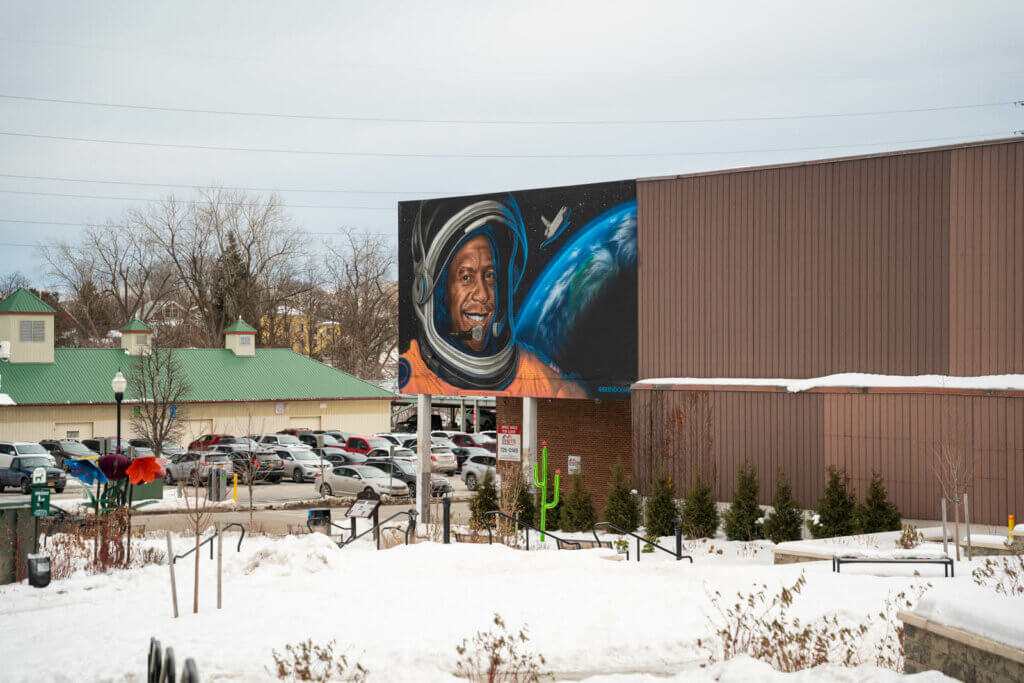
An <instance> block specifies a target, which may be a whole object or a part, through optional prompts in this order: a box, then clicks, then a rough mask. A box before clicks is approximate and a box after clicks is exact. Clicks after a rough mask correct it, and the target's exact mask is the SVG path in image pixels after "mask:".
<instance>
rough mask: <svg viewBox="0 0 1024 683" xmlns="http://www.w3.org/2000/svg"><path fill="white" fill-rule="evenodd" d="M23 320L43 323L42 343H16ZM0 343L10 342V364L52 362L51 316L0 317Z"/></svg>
mask: <svg viewBox="0 0 1024 683" xmlns="http://www.w3.org/2000/svg"><path fill="white" fill-rule="evenodd" d="M23 320H42V321H43V328H44V330H45V331H44V332H43V341H40V342H23V341H18V338H19V337H18V330H19V328H20V327H21V321H23ZM0 341H9V342H11V362H12V363H52V362H53V316H52V315H41V314H39V313H11V314H5V315H0Z"/></svg>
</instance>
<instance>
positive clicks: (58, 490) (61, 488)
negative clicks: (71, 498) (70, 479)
mask: <svg viewBox="0 0 1024 683" xmlns="http://www.w3.org/2000/svg"><path fill="white" fill-rule="evenodd" d="M53 490H54V491H56V492H57V493H64V487H63V486H54V487H53Z"/></svg>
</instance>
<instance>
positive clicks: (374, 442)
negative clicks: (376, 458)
mask: <svg viewBox="0 0 1024 683" xmlns="http://www.w3.org/2000/svg"><path fill="white" fill-rule="evenodd" d="M393 445H394V444H392V443H391V442H390V441H388V440H387V439H382V438H381V437H379V436H352V437H349V440H348V441H346V442H345V450H346V451H348V452H350V453H358V454H360V455H366V454H367V453H369V452H370V451H372V450H374V449H375V448H383V449H384V450H387V449H388V448H389V447H391V446H393Z"/></svg>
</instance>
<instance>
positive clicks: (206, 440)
mask: <svg viewBox="0 0 1024 683" xmlns="http://www.w3.org/2000/svg"><path fill="white" fill-rule="evenodd" d="M234 442H235V437H233V436H231V435H230V434H203V435H202V436H201V437H199V438H198V439H196V440H195V441H193V442H192V443H190V444H189V445H188V450H190V451H207V450H209V449H210V447H211V446H215V445H217V444H219V443H234Z"/></svg>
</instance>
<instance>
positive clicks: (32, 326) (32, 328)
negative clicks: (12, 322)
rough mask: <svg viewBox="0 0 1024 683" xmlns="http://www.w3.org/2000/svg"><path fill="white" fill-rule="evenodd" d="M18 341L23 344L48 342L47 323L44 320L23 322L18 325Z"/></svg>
mask: <svg viewBox="0 0 1024 683" xmlns="http://www.w3.org/2000/svg"><path fill="white" fill-rule="evenodd" d="M18 340H19V341H23V342H41V341H46V323H45V322H44V321H42V320H22V321H21V322H20V323H19V325H18Z"/></svg>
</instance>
